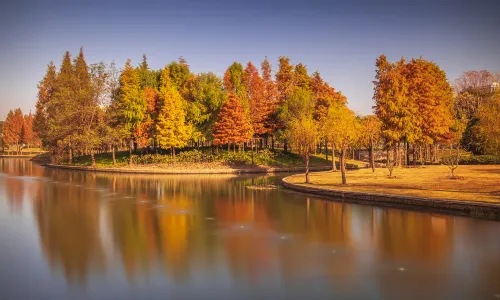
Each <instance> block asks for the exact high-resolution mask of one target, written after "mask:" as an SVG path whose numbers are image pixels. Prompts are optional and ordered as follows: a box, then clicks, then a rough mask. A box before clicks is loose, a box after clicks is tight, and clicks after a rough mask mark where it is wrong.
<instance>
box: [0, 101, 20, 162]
mask: <svg viewBox="0 0 500 300" xmlns="http://www.w3.org/2000/svg"><path fill="white" fill-rule="evenodd" d="M23 125H24V117H23V112H22V111H21V109H20V108H17V109H16V110H14V111H12V110H11V111H9V113H8V114H7V118H6V119H5V122H4V125H3V134H4V140H5V142H6V143H7V144H8V145H9V146H16V151H17V152H18V153H19V152H20V151H21V143H22V131H23Z"/></svg>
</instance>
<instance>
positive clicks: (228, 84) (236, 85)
mask: <svg viewBox="0 0 500 300" xmlns="http://www.w3.org/2000/svg"><path fill="white" fill-rule="evenodd" d="M243 74H244V70H243V66H242V65H241V64H240V63H238V62H234V63H233V64H231V65H230V66H229V68H227V70H226V72H224V77H223V81H224V89H225V90H226V91H227V93H233V94H234V95H235V96H236V98H237V99H238V100H239V101H240V103H241V107H242V108H243V110H244V111H245V113H248V111H249V109H250V106H249V103H248V99H247V90H246V87H245V85H244V83H243Z"/></svg>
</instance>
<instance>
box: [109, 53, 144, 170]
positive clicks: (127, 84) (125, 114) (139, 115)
mask: <svg viewBox="0 0 500 300" xmlns="http://www.w3.org/2000/svg"><path fill="white" fill-rule="evenodd" d="M115 107H116V109H117V110H118V111H119V119H120V121H121V123H122V125H123V127H124V128H125V130H127V131H128V132H129V164H132V143H133V139H134V132H135V130H136V129H137V127H138V126H139V125H140V124H141V122H142V121H143V120H144V115H145V113H146V101H145V99H144V95H143V93H142V91H141V88H140V84H139V76H138V75H137V72H136V70H135V69H134V68H133V67H132V65H131V63H130V59H129V60H127V62H126V63H125V67H124V68H123V70H122V72H121V75H120V89H119V97H118V99H117V103H116V105H115Z"/></svg>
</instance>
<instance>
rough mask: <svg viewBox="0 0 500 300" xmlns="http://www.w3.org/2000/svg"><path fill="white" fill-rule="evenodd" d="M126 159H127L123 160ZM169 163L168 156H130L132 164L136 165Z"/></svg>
mask: <svg viewBox="0 0 500 300" xmlns="http://www.w3.org/2000/svg"><path fill="white" fill-rule="evenodd" d="M125 159H127V158H125ZM169 161H170V156H168V155H161V154H146V155H132V162H133V163H134V164H138V165H151V164H164V163H168V162H169Z"/></svg>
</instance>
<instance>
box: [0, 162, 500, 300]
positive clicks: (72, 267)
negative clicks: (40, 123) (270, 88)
mask: <svg viewBox="0 0 500 300" xmlns="http://www.w3.org/2000/svg"><path fill="white" fill-rule="evenodd" d="M284 176H286V175H285V174H282V175H279V176H269V175H241V176H236V175H230V174H225V175H141V174H111V173H97V172H84V171H72V170H61V169H49V168H44V167H41V166H40V165H38V164H35V163H32V162H30V161H29V160H28V159H21V158H3V159H0V293H1V294H0V299H8V300H10V299H88V298H91V299H142V298H148V299H166V298H168V299H195V298H197V299H200V298H203V299H214V298H216V299H217V298H219V299H283V298H284V297H287V298H290V299H303V298H307V299H346V298H347V299H424V298H425V299H498V298H500V234H499V233H500V222H496V221H488V220H479V219H472V218H466V217H459V216H451V215H442V214H432V213H426V212H418V211H409V210H402V209H393V208H379V207H372V206H367V205H356V204H347V203H341V202H333V201H327V200H324V199H319V198H315V197H308V196H307V195H305V194H300V193H295V192H291V191H288V190H284V189H281V188H270V186H271V185H273V184H277V183H278V182H279V181H280V179H281V178H282V177H284ZM258 185H264V186H263V188H259V187H258ZM256 186H257V187H256Z"/></svg>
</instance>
